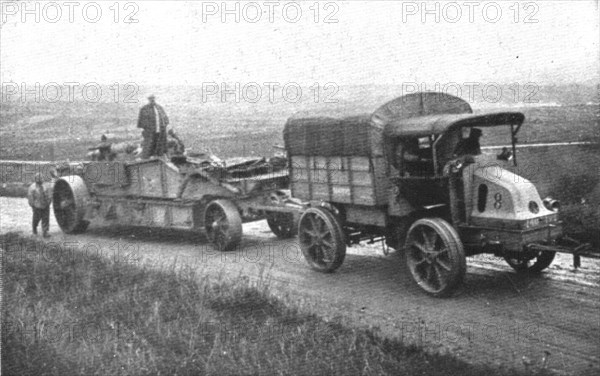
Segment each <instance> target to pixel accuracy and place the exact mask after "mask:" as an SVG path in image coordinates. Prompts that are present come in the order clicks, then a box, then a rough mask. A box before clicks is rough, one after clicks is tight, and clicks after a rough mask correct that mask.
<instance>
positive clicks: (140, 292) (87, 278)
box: [0, 234, 547, 376]
mask: <svg viewBox="0 0 600 376" xmlns="http://www.w3.org/2000/svg"><path fill="white" fill-rule="evenodd" d="M0 245H1V246H2V249H3V251H2V261H3V278H4V308H3V312H2V317H3V320H2V349H3V351H2V374H3V375H39V374H47V375H62V376H64V375H71V374H81V375H94V374H100V375H116V374H119V375H130V374H135V375H144V374H154V375H158V374H168V375H174V374H179V375H187V374H206V375H211V374H212V375H232V374H235V375H239V374H248V375H259V374H280V375H291V374H302V375H354V374H367V375H370V374H372V375H375V374H376V375H386V374H388V375H401V374H404V375H465V376H467V375H486V376H493V375H523V374H547V373H546V372H545V371H535V372H533V370H529V371H528V372H527V373H523V371H520V372H518V371H516V370H513V369H499V368H496V367H492V366H476V365H469V364H466V363H464V362H463V361H461V360H458V359H456V358H454V357H453V356H451V355H438V354H430V353H428V352H425V351H424V350H423V349H420V348H418V347H414V346H407V345H404V344H403V343H401V342H399V341H394V340H388V339H383V338H381V337H379V335H377V334H375V333H373V332H371V331H368V330H363V329H355V328H349V327H345V326H343V325H342V324H340V323H331V322H325V321H323V320H322V319H320V318H319V317H317V316H314V315H308V314H304V313H300V311H299V310H297V309H295V308H293V307H288V306H285V305H284V304H283V303H281V302H280V301H278V300H277V299H276V298H274V297H273V296H271V295H269V294H268V291H266V290H259V289H257V288H256V287H252V286H250V285H249V284H248V283H247V282H245V281H241V282H239V283H233V284H232V283H225V282H223V281H210V280H208V279H207V278H205V277H202V276H200V275H198V274H197V272H196V271H195V270H193V269H191V268H179V269H175V268H171V269H170V270H166V271H158V270H154V269H151V268H149V267H147V266H146V267H144V266H136V265H132V264H126V263H119V262H114V261H110V260H107V259H103V258H99V257H91V256H89V255H87V256H84V255H83V254H78V253H76V252H74V253H72V254H71V255H68V257H67V256H65V257H60V258H53V259H52V261H48V260H46V259H45V258H43V257H39V256H40V255H39V253H38V252H37V251H36V250H37V249H40V245H42V244H40V241H39V240H36V239H32V238H25V237H22V236H20V235H17V234H5V235H0ZM42 249H43V245H42Z"/></svg>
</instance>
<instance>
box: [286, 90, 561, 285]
mask: <svg viewBox="0 0 600 376" xmlns="http://www.w3.org/2000/svg"><path fill="white" fill-rule="evenodd" d="M524 119H525V117H524V115H523V114H522V113H519V112H494V113H483V114H474V113H473V110H472V108H471V106H470V105H469V104H468V103H467V102H466V101H464V100H462V99H460V98H458V97H454V96H451V95H447V94H443V93H433V92H422V93H414V94H409V95H405V96H402V97H400V98H397V99H395V100H392V101H390V102H388V103H386V104H385V105H383V106H381V107H380V108H379V109H377V110H376V111H375V112H374V113H372V114H367V115H358V116H352V117H345V118H332V117H303V118H297V117H293V118H291V119H289V120H288V122H287V124H286V126H285V130H284V140H285V147H286V150H287V153H288V158H289V161H290V163H289V169H290V174H289V175H290V184H291V193H292V196H293V197H294V198H296V199H299V200H301V201H303V202H307V203H308V204H307V209H306V210H304V211H303V213H302V215H301V217H300V219H299V224H298V236H299V242H300V246H301V249H302V252H303V254H304V257H305V258H306V260H307V261H308V263H309V265H310V266H311V267H312V268H314V269H316V270H318V271H321V272H332V271H334V270H336V269H337V268H339V267H340V266H341V265H342V263H343V261H344V257H345V254H346V247H347V246H348V245H352V244H356V243H359V242H361V241H365V240H368V241H371V242H372V241H376V240H381V241H382V242H385V244H386V245H387V246H389V247H392V248H395V249H398V250H400V249H404V251H405V257H406V265H407V267H408V271H409V272H410V274H411V276H412V278H413V279H414V281H415V282H416V283H417V284H418V286H420V287H421V288H422V289H423V290H425V291H426V292H427V293H429V294H432V295H434V296H446V295H448V294H450V293H451V292H452V291H453V290H454V289H455V288H456V287H457V286H459V285H460V284H461V281H462V280H463V277H464V275H465V271H466V257H467V256H472V255H476V254H481V253H489V254H493V255H496V256H499V257H504V259H505V260H506V261H507V262H508V264H509V265H510V266H511V267H513V268H514V269H516V270H519V271H524V270H527V271H530V272H539V271H541V270H543V269H545V268H547V267H548V266H549V265H550V264H551V262H552V261H553V259H554V256H555V253H556V251H557V250H558V251H560V250H563V249H562V248H560V247H558V245H556V244H555V241H556V240H557V239H559V238H560V237H561V236H562V227H561V222H560V221H559V218H558V210H559V203H558V202H557V201H556V200H553V199H551V198H547V199H544V200H542V198H541V197H540V195H539V194H538V191H537V190H536V188H535V186H534V185H533V184H532V183H531V182H530V181H528V180H527V179H524V178H523V177H521V176H518V175H517V174H515V173H513V172H511V171H509V170H510V166H511V165H512V166H513V167H514V166H516V164H517V155H516V151H517V150H516V143H517V133H518V132H519V130H520V128H521V126H522V125H523V122H524ZM500 130H504V131H505V135H506V139H505V142H508V143H510V145H509V146H507V147H505V148H504V150H503V151H502V152H501V153H500V154H498V155H496V154H490V153H487V152H483V153H481V148H480V147H479V145H478V143H479V139H478V137H477V136H478V135H481V134H490V135H494V137H495V138H496V139H499V138H498V136H499V135H500V134H501V133H500ZM469 134H471V135H475V137H473V136H469ZM469 144H470V148H469V147H465V145H467V146H468V145H469Z"/></svg>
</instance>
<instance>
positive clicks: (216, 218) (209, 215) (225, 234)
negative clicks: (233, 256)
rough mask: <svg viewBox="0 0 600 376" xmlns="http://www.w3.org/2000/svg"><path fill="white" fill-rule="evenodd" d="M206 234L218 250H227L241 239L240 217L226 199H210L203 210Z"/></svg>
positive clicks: (234, 207)
mask: <svg viewBox="0 0 600 376" xmlns="http://www.w3.org/2000/svg"><path fill="white" fill-rule="evenodd" d="M204 226H205V228H206V236H207V237H208V240H210V242H211V243H213V244H214V245H215V247H217V249H218V250H220V251H229V250H231V249H233V248H235V246H237V245H238V244H239V243H240V241H241V240H242V218H241V217H240V213H239V212H238V209H237V207H236V206H235V205H234V204H233V203H232V202H231V201H227V200H215V201H212V202H211V203H210V204H208V206H207V207H206V210H205V211H204Z"/></svg>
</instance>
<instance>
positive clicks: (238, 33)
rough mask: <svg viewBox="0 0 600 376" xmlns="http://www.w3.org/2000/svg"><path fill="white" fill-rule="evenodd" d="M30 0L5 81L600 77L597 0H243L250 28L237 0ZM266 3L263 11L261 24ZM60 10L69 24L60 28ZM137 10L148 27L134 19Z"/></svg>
mask: <svg viewBox="0 0 600 376" xmlns="http://www.w3.org/2000/svg"><path fill="white" fill-rule="evenodd" d="M28 3H29V4H28V5H27V6H28V9H32V10H33V13H32V14H23V13H22V9H18V8H16V7H18V6H19V5H18V4H16V3H13V2H6V1H3V2H2V9H3V14H2V17H3V20H2V21H3V23H4V24H3V26H2V29H1V31H0V33H1V35H0V64H1V79H2V81H3V82H6V81H14V82H41V83H47V82H58V83H63V82H99V83H107V84H110V83H113V82H119V83H124V82H128V81H132V82H136V83H139V84H150V85H154V84H201V83H202V82H223V81H227V82H234V81H240V82H259V83H262V82H267V81H272V82H290V81H293V82H298V83H301V84H307V85H310V84H311V83H313V82H319V83H325V82H335V83H337V84H340V85H343V84H350V83H357V84H372V83H375V84H386V83H389V84H400V83H403V82H459V83H464V82H490V81H492V82H500V83H511V82H520V83H524V82H536V83H538V84H549V83H572V82H575V83H584V82H585V83H592V84H595V83H598V82H599V81H600V80H599V71H600V62H599V60H600V58H599V51H600V48H599V39H600V31H599V28H598V22H599V21H598V20H599V19H600V16H599V10H598V3H597V2H596V1H569V2H566V1H565V2H560V1H544V2H541V1H538V2H529V3H526V2H523V3H519V4H518V5H519V6H518V7H515V6H514V5H513V4H514V2H512V1H509V2H500V1H498V2H479V3H476V2H473V3H471V5H469V6H465V5H464V3H465V2H464V1H459V2H451V3H449V2H430V3H428V4H427V7H428V9H429V10H433V12H432V13H430V14H424V13H423V11H424V9H422V7H421V2H420V1H419V2H400V1H398V2H392V1H379V2H372V1H371V2H362V1H352V2H337V3H326V2H321V3H319V4H318V6H317V7H318V8H319V10H320V11H319V13H318V15H317V14H316V12H315V7H314V2H313V1H309V2H298V3H293V4H291V5H290V2H271V5H270V7H269V6H267V5H265V3H264V2H263V1H258V2H256V3H252V4H250V5H248V4H247V3H244V2H239V3H237V7H238V9H239V12H238V16H239V22H236V20H235V16H236V15H235V13H236V12H235V7H236V2H228V3H227V7H228V8H229V9H232V10H234V12H233V13H234V14H229V15H227V16H226V17H227V18H226V19H225V22H223V20H222V16H223V14H222V13H223V12H222V11H223V9H222V6H221V1H218V2H200V1H198V2H176V3H174V2H162V1H137V2H132V4H130V5H128V6H127V9H124V8H125V7H126V3H125V2H122V3H120V6H119V8H120V11H119V14H118V16H117V15H116V12H115V9H114V8H113V9H110V7H111V6H112V4H113V3H114V2H113V1H108V2H100V1H98V2H97V3H94V4H92V5H88V6H87V8H86V9H87V18H88V19H87V20H86V19H85V18H84V17H83V8H84V6H85V5H86V4H89V2H79V3H78V4H79V5H77V6H75V7H74V8H69V7H68V6H66V5H65V4H64V3H63V2H60V1H58V2H57V3H56V4H58V7H57V6H47V7H46V8H44V6H45V3H41V2H40V3H36V2H28ZM36 4H37V6H38V7H39V12H38V14H37V16H39V17H40V19H39V22H36V20H35V17H36V14H35V13H36V10H35V9H36V8H35V7H36ZM96 4H98V5H99V6H98V8H100V9H101V10H102V14H101V15H100V16H99V17H97V16H96V14H95V11H96ZM436 4H437V5H436ZM256 5H258V6H260V8H261V11H262V12H263V13H262V15H261V17H260V19H259V20H258V21H257V22H250V21H256V19H257V15H256V10H257V6H256ZM436 6H437V7H438V8H437V9H439V12H437V13H438V14H437V15H436ZM136 7H137V9H136ZM311 7H312V8H311ZM284 8H285V12H287V13H286V14H284ZM517 8H518V12H517ZM58 9H60V11H61V12H62V15H61V17H60V19H59V20H58V22H55V23H51V22H49V21H52V20H53V19H56V18H57V14H58V13H57V10H58ZM69 9H73V20H72V21H73V22H70V20H69ZM298 9H300V11H301V14H300V15H298V14H297V13H296V12H297V11H298ZM484 9H485V10H484ZM269 10H272V14H269ZM498 10H500V11H501V14H498V13H497V11H498ZM132 11H136V13H135V15H134V16H133V19H132V20H137V21H138V22H137V23H128V22H125V21H126V20H128V19H127V17H126V16H127V15H128V14H129V13H131V12H132ZM459 11H460V13H458V12H459ZM13 13H15V14H13ZM115 16H117V21H118V22H117V23H115V22H114V21H115V19H114V18H115ZM326 16H329V17H328V18H326ZM423 16H425V20H424V21H425V22H424V23H423V22H422V21H423V19H422V17H423ZM436 16H439V19H438V20H436ZM23 17H26V18H25V22H23V19H22V18H23ZM96 18H98V19H99V20H98V21H97V22H95V23H93V22H91V21H92V20H94V19H96ZM296 18H298V20H297V22H292V21H296ZM315 21H316V22H315ZM333 21H337V22H333ZM493 21H495V22H493Z"/></svg>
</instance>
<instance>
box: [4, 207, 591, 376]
mask: <svg viewBox="0 0 600 376" xmlns="http://www.w3.org/2000/svg"><path fill="white" fill-rule="evenodd" d="M30 215H31V213H30V211H29V208H28V207H27V204H26V201H25V200H24V199H11V198H6V197H1V198H0V233H5V232H8V231H22V232H24V233H25V234H28V233H29V231H30V229H29V226H30V222H29V221H30ZM244 232H245V236H244V240H243V242H242V245H241V246H240V248H239V249H238V250H236V251H234V252H228V253H223V254H221V253H217V252H216V251H214V250H213V248H212V247H211V246H210V245H209V244H207V243H206V241H205V239H204V237H203V236H202V235H194V234H190V233H187V232H173V231H157V230H152V231H150V230H147V229H134V228H129V229H120V228H114V227H113V228H100V227H94V226H92V227H91V228H90V229H89V230H88V232H86V233H85V234H82V235H78V236H64V235H63V234H62V233H61V232H60V230H59V229H58V226H57V225H56V222H55V221H54V218H52V219H51V234H52V238H51V239H50V240H49V242H48V243H47V244H48V247H47V249H44V250H43V252H42V256H43V257H45V258H46V259H47V260H48V261H49V262H51V261H52V258H53V257H63V256H64V255H66V254H67V251H68V250H69V249H73V248H75V249H78V250H79V251H81V252H88V253H100V252H101V253H102V254H103V255H106V256H107V257H114V256H115V255H117V256H118V257H119V258H121V259H128V260H130V261H132V262H139V263H152V264H153V265H155V266H156V267H164V268H170V267H172V265H173V264H175V263H176V264H177V265H184V266H189V267H194V268H198V269H199V270H200V274H202V275H208V276H210V278H223V279H230V278H233V279H236V278H248V279H249V280H251V281H253V282H255V283H259V284H265V283H268V284H269V285H270V288H271V291H272V292H273V293H274V294H276V295H278V296H280V297H282V298H283V299H284V300H289V301H292V302H294V303H296V304H298V305H300V306H301V307H302V308H303V309H307V310H311V311H313V312H315V313H318V314H319V315H321V316H324V317H325V318H326V319H333V318H336V317H339V318H341V319H343V320H344V321H345V322H348V323H350V324H352V325H356V326H374V327H378V328H379V329H380V330H381V332H382V333H383V334H384V335H386V336H393V337H399V338H403V339H404V340H405V341H406V342H409V343H415V344H418V345H423V346H425V347H426V348H428V349H430V350H432V351H442V352H444V351H448V352H451V353H452V354H454V355H456V356H458V357H460V358H463V359H465V360H467V361H469V362H481V363H490V364H498V365H504V366H514V367H517V368H521V369H522V368H527V367H529V368H530V369H537V368H539V367H541V366H542V364H544V363H545V365H546V367H547V368H550V369H552V370H555V371H558V372H559V373H565V374H576V375H580V374H585V373H589V374H598V372H600V263H598V262H597V261H590V260H587V259H584V260H583V265H582V268H580V269H579V270H577V271H574V270H573V269H572V267H571V265H570V263H571V259H570V258H569V257H564V256H562V257H559V258H558V260H557V261H555V263H554V264H553V265H552V266H551V267H550V268H549V270H548V272H547V273H544V274H543V275H542V276H540V277H537V278H532V277H529V278H526V277H521V276H518V275H516V274H515V273H513V272H512V270H511V269H510V268H509V267H508V266H507V265H505V264H504V262H503V261H501V260H499V259H495V258H491V257H483V256H479V257H477V258H471V259H469V261H468V265H469V268H468V271H467V277H466V280H465V284H464V287H463V288H462V289H461V290H460V291H459V292H458V294H457V295H456V296H454V297H451V298H448V299H435V298H431V297H429V296H427V295H425V294H424V293H423V292H422V291H421V290H420V289H419V288H418V287H416V285H415V284H414V283H413V282H412V280H411V279H410V277H409V276H408V274H407V272H406V271H405V265H404V261H403V257H402V253H401V252H400V253H395V252H394V253H391V254H390V255H388V256H383V254H382V252H381V249H380V247H379V246H369V247H361V248H350V249H349V254H348V255H347V257H346V261H345V262H344V265H343V266H342V267H341V268H340V269H339V270H338V271H337V272H336V273H333V274H329V275H328V274H320V273H317V272H313V271H312V270H310V269H309V268H308V266H307V264H306V263H305V262H304V260H303V259H302V256H301V253H300V250H299V247H298V244H297V241H296V240H295V239H292V240H289V241H282V240H278V239H276V238H275V237H274V235H273V234H272V233H271V232H270V231H269V229H268V227H267V225H266V223H265V222H263V221H261V222H257V223H253V224H248V225H244ZM61 252H62V253H61ZM57 255H58V256H57ZM61 255H62V256H61Z"/></svg>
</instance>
